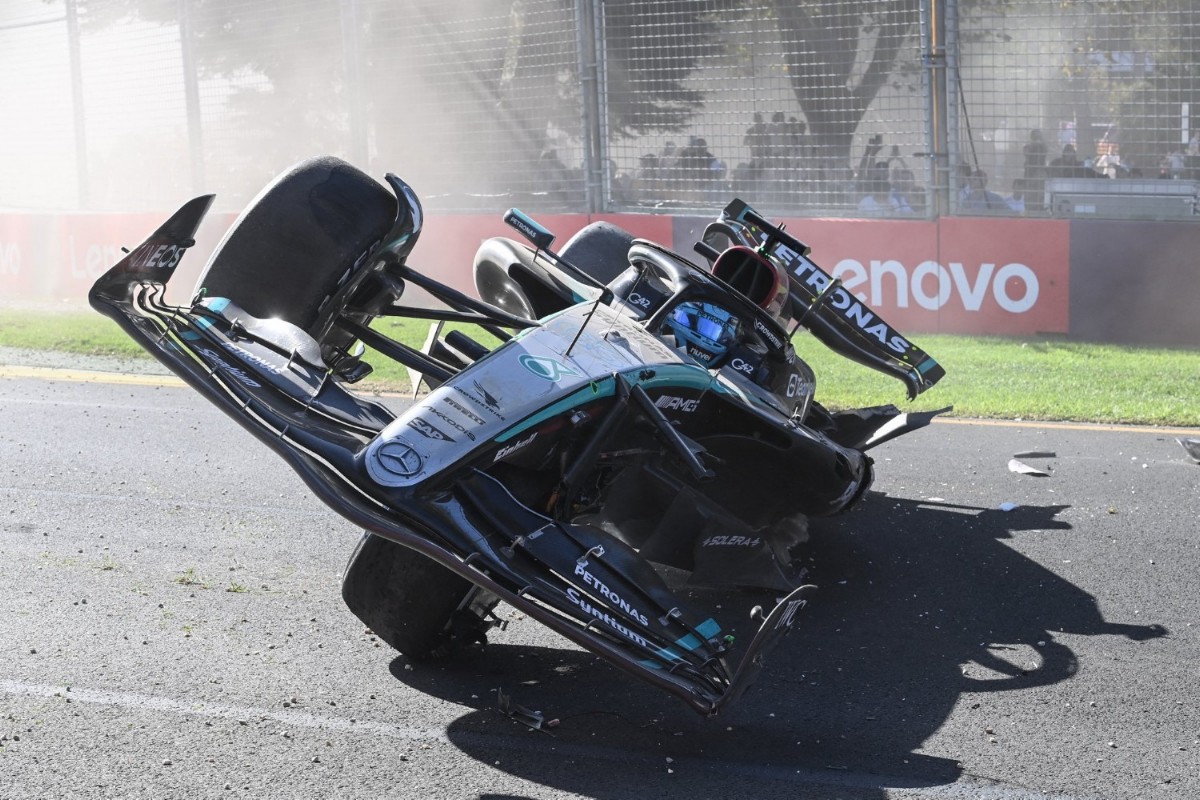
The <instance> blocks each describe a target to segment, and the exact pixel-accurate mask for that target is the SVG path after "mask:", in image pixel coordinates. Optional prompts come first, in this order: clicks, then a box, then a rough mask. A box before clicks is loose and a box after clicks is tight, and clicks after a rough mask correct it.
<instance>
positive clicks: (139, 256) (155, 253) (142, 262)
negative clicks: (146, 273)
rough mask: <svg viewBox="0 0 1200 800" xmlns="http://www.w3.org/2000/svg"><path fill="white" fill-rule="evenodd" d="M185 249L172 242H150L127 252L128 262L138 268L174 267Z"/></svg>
mask: <svg viewBox="0 0 1200 800" xmlns="http://www.w3.org/2000/svg"><path fill="white" fill-rule="evenodd" d="M186 249H187V248H186V247H180V246H179V245H174V244H159V245H156V244H155V243H154V242H150V243H148V244H144V245H142V246H141V247H139V248H138V249H136V250H134V251H133V252H132V253H130V254H129V264H130V266H133V267H137V268H138V269H155V268H157V269H174V268H175V265H176V264H178V263H179V259H181V258H183V251H184V250H186Z"/></svg>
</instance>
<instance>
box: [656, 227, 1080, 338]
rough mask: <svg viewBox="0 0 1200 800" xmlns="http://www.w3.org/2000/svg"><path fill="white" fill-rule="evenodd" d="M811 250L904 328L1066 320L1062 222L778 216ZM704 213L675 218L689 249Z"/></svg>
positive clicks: (1015, 326)
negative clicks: (925, 220)
mask: <svg viewBox="0 0 1200 800" xmlns="http://www.w3.org/2000/svg"><path fill="white" fill-rule="evenodd" d="M781 221H782V222H784V223H785V224H786V225H787V229H788V232H789V233H791V234H792V235H793V236H795V237H796V238H798V239H800V240H801V241H803V242H804V243H806V244H808V245H809V246H811V247H812V253H811V255H810V258H811V259H812V260H813V261H814V262H815V263H817V264H819V265H820V266H821V267H822V268H824V269H825V270H826V271H827V272H829V273H830V274H832V275H833V276H834V277H835V278H839V279H840V280H841V281H842V285H843V286H844V287H845V288H846V290H847V291H849V292H850V293H852V294H853V295H854V296H855V297H857V298H858V299H859V300H860V301H862V302H864V303H866V304H867V305H868V306H870V307H871V308H873V309H875V310H876V311H877V312H878V313H879V314H880V315H881V316H882V317H884V318H885V319H887V320H888V322H890V323H892V324H893V325H895V326H896V327H897V328H899V329H900V330H902V331H905V332H916V333H920V332H935V333H971V334H1003V335H1031V334H1038V333H1066V332H1067V330H1068V324H1069V320H1068V309H1069V305H1070V304H1069V292H1068V288H1069V287H1068V281H1067V275H1068V260H1069V224H1068V223H1067V222H1057V221H1053V220H1035V221H1034V220H1023V219H998V218H987V219H983V218H954V219H951V218H943V219H942V220H941V221H940V222H938V223H935V222H923V221H921V222H918V221H911V220H869V221H868V220H841V219H785V220H781ZM707 222H708V220H706V219H697V218H677V221H676V229H675V248H676V249H677V250H678V251H680V252H682V253H690V252H691V250H692V246H693V244H694V243H695V242H696V241H697V240H698V239H699V237H700V235H701V233H702V231H703V228H704V225H705V224H706V223H707Z"/></svg>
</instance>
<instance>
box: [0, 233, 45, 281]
mask: <svg viewBox="0 0 1200 800" xmlns="http://www.w3.org/2000/svg"><path fill="white" fill-rule="evenodd" d="M32 224H33V220H32V219H31V218H30V217H27V216H18V215H15V214H14V215H3V216H0V298H5V297H29V296H33V295H35V294H37V293H38V292H37V288H38V287H37V286H36V285H35V284H34V280H33V263H34V255H33V248H32V243H33V241H34V237H33V235H32V233H31V232H30V227H31V226H32Z"/></svg>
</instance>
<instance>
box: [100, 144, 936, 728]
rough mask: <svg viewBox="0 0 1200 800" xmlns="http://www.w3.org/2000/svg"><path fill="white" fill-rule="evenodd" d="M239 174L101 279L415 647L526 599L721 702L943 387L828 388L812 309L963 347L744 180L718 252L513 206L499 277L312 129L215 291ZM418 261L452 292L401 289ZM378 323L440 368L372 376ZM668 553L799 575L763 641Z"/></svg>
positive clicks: (350, 593) (350, 584)
mask: <svg viewBox="0 0 1200 800" xmlns="http://www.w3.org/2000/svg"><path fill="white" fill-rule="evenodd" d="M211 201H212V197H211V196H206V197H200V198H197V199H195V200H193V201H191V202H189V203H187V204H185V205H184V206H183V207H182V208H181V209H180V210H179V211H178V212H177V213H176V214H175V215H174V216H172V217H171V218H170V219H169V220H168V221H167V222H166V223H164V224H163V225H162V226H161V227H159V229H158V230H156V231H155V232H154V233H153V234H151V236H150V237H149V238H148V239H147V240H146V241H145V242H144V243H143V244H142V245H140V246H139V247H137V248H135V249H134V250H133V251H132V252H130V253H128V255H126V256H125V258H123V259H122V260H121V261H120V262H119V263H118V264H116V265H115V266H114V267H113V268H112V269H110V270H109V271H108V272H107V273H106V274H105V275H103V276H102V277H101V278H100V279H99V280H98V281H97V282H96V284H95V286H94V287H93V289H92V291H91V294H90V301H91V303H92V305H93V306H94V307H95V308H96V309H97V310H98V311H100V312H101V313H103V314H105V315H107V316H109V317H111V318H112V319H114V320H116V322H118V323H119V324H120V325H121V326H122V327H123V328H124V330H125V331H126V332H127V333H128V334H129V335H130V336H131V337H133V338H134V339H135V340H137V341H138V342H139V343H140V344H141V345H142V346H143V347H145V348H146V349H147V350H148V351H149V352H151V353H152V354H153V355H154V356H155V357H157V358H158V359H159V360H160V361H162V362H163V363H164V364H165V365H166V366H167V367H169V368H170V369H171V370H172V371H173V372H174V373H175V374H177V375H179V376H180V377H181V378H182V379H183V380H184V381H186V382H187V383H188V384H189V385H190V386H191V387H192V388H194V389H195V390H196V391H198V392H200V393H201V394H202V395H204V396H205V397H206V398H207V399H208V400H210V401H211V402H212V403H213V404H215V405H216V406H218V407H219V408H221V409H222V410H223V411H224V412H226V413H227V414H228V415H229V416H230V417H231V418H232V419H233V420H235V421H236V422H238V423H239V424H240V425H242V426H243V427H244V428H246V429H247V430H248V431H250V432H251V433H252V434H253V435H255V436H256V437H257V438H258V439H259V440H260V441H261V442H263V443H264V444H265V445H267V446H268V447H270V448H271V449H272V450H273V451H275V452H276V453H277V454H279V455H280V456H281V457H282V458H284V459H285V460H286V461H287V462H288V464H290V465H291V467H292V468H293V469H295V470H296V472H297V473H299V475H300V476H301V477H302V478H303V480H304V481H305V483H306V484H307V486H308V487H309V488H310V489H311V490H312V491H313V492H314V493H315V494H316V495H317V496H318V497H319V498H320V499H321V500H323V501H324V502H325V503H326V504H328V505H329V506H330V507H331V508H332V509H334V510H335V511H336V512H337V513H339V514H341V515H342V516H343V517H345V518H346V519H348V520H350V521H351V522H352V523H353V524H354V525H356V526H358V527H359V528H362V529H364V530H365V531H366V534H365V535H364V536H363V537H362V538H361V540H360V541H359V544H358V546H357V548H356V549H355V550H354V553H353V554H352V556H351V558H350V562H349V564H348V566H347V569H346V574H345V577H344V579H343V586H342V593H343V597H344V599H345V600H346V602H347V604H348V605H349V607H350V608H351V610H352V611H353V612H354V613H355V614H356V615H357V616H359V617H360V618H361V619H362V620H363V621H364V622H366V623H367V624H368V625H369V626H370V627H371V628H372V629H373V630H374V631H375V632H376V633H377V634H378V635H380V637H381V638H383V639H384V640H385V641H387V642H388V643H389V644H392V645H393V646H394V647H396V648H397V649H399V650H400V651H401V652H403V653H405V654H406V655H408V656H409V657H411V658H413V659H429V658H442V657H448V656H452V655H453V654H454V653H455V652H456V651H459V650H462V649H463V648H468V647H475V646H478V645H479V644H480V643H481V642H483V641H484V640H485V639H486V634H487V632H488V631H489V630H490V629H491V628H493V627H494V626H495V623H496V618H495V615H494V613H493V609H494V608H495V606H496V605H497V604H498V603H499V602H501V601H503V602H504V603H507V604H509V605H511V606H512V607H514V608H516V609H518V610H519V611H521V612H522V613H524V614H526V615H528V616H529V617H531V618H533V619H536V620H537V621H539V622H541V623H542V624H544V625H546V626H547V627H549V628H551V629H552V630H554V631H556V632H558V633H560V634H561V635H563V636H565V637H567V638H568V639H570V640H572V641H573V642H575V643H577V644H579V645H580V646H582V647H584V648H587V649H588V650H590V651H592V652H593V653H596V654H598V655H600V656H602V657H604V658H605V659H607V660H608V661H610V662H611V663H613V664H614V665H616V666H618V667H619V668H621V669H623V670H625V671H626V672H628V673H630V674H633V675H635V676H637V677H639V678H641V679H643V680H645V681H647V682H649V683H651V684H653V685H655V686H658V687H660V688H662V689H664V690H666V691H668V692H670V693H672V694H674V695H676V696H678V697H680V698H681V699H683V700H684V701H685V702H686V703H687V704H688V705H689V706H691V707H692V708H693V709H695V710H696V711H698V712H701V713H703V714H714V713H717V712H718V711H719V710H720V709H722V708H723V707H725V706H727V705H729V704H730V703H731V702H733V701H734V700H736V699H737V698H738V697H739V696H740V695H741V694H742V692H743V691H745V689H746V687H747V686H749V684H750V683H751V682H752V681H753V679H754V678H755V677H756V675H757V674H758V672H759V670H760V669H761V667H762V663H763V658H764V656H765V655H766V653H767V652H768V651H769V650H770V648H771V647H772V646H774V645H775V644H776V643H777V641H778V640H779V639H780V637H781V636H782V635H783V634H785V633H786V632H787V631H788V630H790V629H791V628H792V626H793V625H794V624H795V623H796V621H797V619H798V612H799V611H800V609H802V608H803V607H804V605H805V604H806V603H808V602H809V600H810V597H811V594H812V592H813V587H811V586H809V585H807V584H806V582H805V580H804V578H805V575H804V570H803V569H802V568H801V567H800V566H799V562H800V560H799V558H798V557H797V547H798V545H799V544H801V543H802V542H803V541H804V538H805V536H806V531H807V526H806V521H807V519H808V518H809V517H810V516H828V515H833V514H838V513H841V512H843V511H845V510H847V509H849V508H850V507H852V506H853V505H854V504H855V503H856V502H857V501H858V500H859V499H860V498H861V497H862V495H863V493H864V492H865V491H866V490H867V488H868V487H869V486H870V484H871V480H872V461H871V458H870V457H869V456H868V455H867V452H868V451H869V450H870V449H871V448H873V447H875V446H877V445H879V444H881V443H882V442H885V441H887V440H888V439H890V438H893V437H895V436H898V435H901V434H902V433H905V432H907V431H910V430H912V429H914V428H918V427H921V426H923V425H925V424H927V423H928V422H929V420H930V419H932V417H933V416H934V415H936V414H937V413H940V412H925V413H920V414H905V413H902V412H900V411H899V410H898V409H896V408H895V407H893V406H880V407H873V408H866V409H858V410H851V411H844V412H838V413H832V412H830V411H827V410H826V409H824V408H823V407H822V406H821V405H820V404H819V403H817V402H816V401H815V400H814V391H815V377H814V375H813V373H812V370H811V369H810V368H809V367H808V365H807V364H806V363H805V362H804V361H803V360H802V359H801V358H800V357H799V356H798V355H797V354H796V352H795V349H794V347H793V344H792V340H793V337H794V336H795V335H796V334H797V333H799V332H800V331H810V332H811V333H812V334H813V335H814V336H815V337H816V338H817V339H818V340H819V341H821V342H822V343H823V344H824V345H826V346H828V347H830V348H832V349H833V350H835V351H836V352H838V353H840V354H842V355H844V356H846V357H848V358H850V359H852V360H854V361H857V362H859V363H863V364H866V365H868V366H870V367H872V368H874V369H877V370H880V371H882V372H885V373H887V374H890V375H893V376H894V377H896V378H898V379H899V380H901V382H902V383H903V384H904V385H905V387H906V389H907V393H908V395H909V397H910V398H911V397H915V396H916V395H917V394H919V393H921V392H923V391H925V390H926V389H928V388H930V387H931V386H933V385H934V384H935V383H936V382H937V381H938V380H939V379H940V378H941V377H942V375H943V370H942V368H941V367H940V366H939V365H938V364H937V362H936V361H934V359H932V358H931V357H929V356H928V355H927V354H926V353H924V352H923V351H922V350H920V348H918V347H917V346H916V345H914V344H913V343H912V342H911V341H909V340H908V339H907V338H906V337H905V336H903V335H902V334H901V333H900V332H898V331H896V330H895V329H893V328H892V327H891V326H889V325H888V324H887V323H886V322H885V321H883V320H882V319H881V318H879V316H878V315H877V314H876V313H874V312H873V311H871V310H870V309H868V308H867V307H866V306H865V305H864V304H863V303H862V302H861V301H860V300H858V299H857V298H855V297H854V296H853V295H852V294H850V293H849V292H847V291H846V290H844V289H843V288H842V287H841V286H840V284H839V283H838V281H837V280H835V279H833V278H832V277H830V276H829V275H828V274H827V273H826V272H824V271H823V270H822V269H821V268H820V267H818V266H817V265H816V264H815V263H813V262H812V261H811V260H809V258H808V248H807V247H806V246H805V245H804V244H803V243H801V242H800V241H798V240H796V239H795V238H794V237H792V236H791V235H789V234H788V233H786V232H785V231H783V230H782V229H781V228H779V227H776V226H775V225H773V224H771V223H770V222H769V221H767V220H766V219H764V218H763V217H761V216H760V215H758V214H757V213H756V212H755V211H754V210H753V209H752V208H750V207H749V206H747V205H746V204H745V203H742V202H740V201H734V202H733V203H731V204H730V205H729V206H728V207H727V208H726V209H725V210H724V211H723V212H722V213H721V214H720V215H719V216H718V218H717V219H716V220H715V221H714V222H713V223H712V224H710V225H709V226H708V228H707V229H706V231H705V234H704V237H703V240H702V241H701V242H698V243H697V247H696V254H694V255H692V256H685V255H683V254H680V253H676V252H673V251H671V250H670V249H669V248H666V247H664V246H662V245H660V244H657V243H654V242H649V241H643V240H640V239H635V238H634V237H632V236H630V235H629V234H628V233H626V232H624V231H622V230H620V229H619V228H616V227H615V226H611V225H607V224H605V223H596V224H594V225H592V226H589V227H588V228H585V229H584V230H583V231H581V232H580V233H579V234H577V235H576V236H575V237H573V238H572V239H571V240H570V241H569V242H568V243H567V244H566V246H565V247H563V248H562V250H561V251H560V252H558V253H556V252H555V251H554V250H553V249H552V244H553V236H552V234H550V232H549V231H547V230H545V229H544V228H542V227H541V226H540V225H538V224H537V223H536V222H535V221H534V220H532V219H530V218H529V217H527V216H525V215H523V214H521V213H520V212H519V211H515V210H514V211H511V212H510V213H509V215H508V216H507V221H508V222H509V224H510V225H511V226H512V227H513V228H514V230H516V231H517V233H518V234H519V235H520V238H519V239H507V238H503V237H497V238H495V239H489V240H487V241H485V242H484V243H483V244H482V245H481V247H480V249H479V255H478V256H477V258H476V262H475V265H474V270H475V280H476V287H477V290H478V295H479V297H478V298H477V297H475V296H471V295H468V294H465V293H463V292H460V291H457V290H455V289H453V288H451V287H449V286H447V285H445V284H443V283H441V282H439V281H437V280H434V279H433V278H431V277H430V276H429V275H427V274H425V273H424V272H422V271H421V270H419V269H418V268H417V267H416V266H415V265H413V264H411V263H410V256H411V254H412V251H413V248H414V246H415V245H416V243H417V240H418V237H419V236H420V233H421V228H422V222H423V212H422V209H421V205H420V202H419V200H418V199H417V197H416V195H415V193H413V191H412V189H411V188H410V187H408V186H407V185H406V184H405V183H404V182H403V181H402V180H400V179H399V178H397V177H396V176H394V175H388V176H387V179H386V186H384V185H383V184H380V183H379V182H376V181H375V180H373V179H372V178H370V177H368V176H366V175H365V174H363V173H361V172H360V171H358V170H357V169H355V168H354V167H352V166H350V165H349V164H346V163H345V162H342V161H339V160H338V159H334V158H319V159H312V160H309V161H305V162H302V163H301V164H298V165H296V166H295V167H294V168H292V169H291V170H289V171H287V172H286V173H284V174H283V175H281V176H279V177H278V178H277V179H276V180H275V181H274V182H273V183H272V184H271V185H270V186H268V187H267V188H266V189H265V190H264V191H263V192H262V193H261V194H260V195H259V196H258V198H256V199H255V201H254V202H253V203H252V204H251V205H250V206H249V207H248V208H247V209H246V210H245V211H244V212H243V213H242V214H241V216H239V218H238V220H237V221H236V222H235V223H234V225H233V227H232V228H231V229H230V231H229V233H227V234H226V236H225V239H224V240H223V241H222V242H221V244H220V245H219V246H218V247H217V248H216V250H215V251H214V252H213V254H212V255H211V257H210V258H209V261H208V264H207V266H206V267H205V270H204V272H203V273H202V275H201V276H200V279H199V282H198V284H197V287H196V292H195V295H194V297H193V299H192V301H191V302H190V303H189V304H187V305H183V306H176V305H171V304H169V303H167V302H166V301H165V290H166V286H167V284H168V282H169V280H170V279H171V276H172V274H173V273H174V271H175V269H176V267H177V265H178V263H179V260H180V258H181V257H182V256H183V254H184V253H185V252H186V251H187V249H189V248H190V247H192V246H193V245H194V237H195V233H196V231H197V229H198V228H199V226H200V224H201V221H202V219H203V217H204V215H205V212H206V211H207V210H208V208H209V206H210V204H211ZM693 258H694V259H695V260H693ZM410 286H413V287H419V288H420V289H421V290H422V294H424V295H427V296H429V297H432V298H433V299H434V300H435V301H436V302H435V303H433V304H429V303H426V304H423V305H420V306H406V305H403V304H402V303H401V299H402V297H403V295H404V294H405V291H406V289H407V288H408V287H410ZM479 298H482V299H479ZM388 317H401V318H411V319H420V320H428V321H430V322H431V323H432V328H431V333H430V336H429V338H428V340H427V341H426V344H425V346H424V347H423V348H420V349H418V348H413V347H409V346H407V345H405V344H404V343H402V342H400V341H397V340H394V339H391V338H389V337H387V336H385V335H383V334H382V333H380V332H379V331H378V330H377V329H376V328H374V327H372V323H373V322H374V321H375V320H378V319H381V318H388ZM468 331H471V332H474V333H471V332H468ZM479 332H482V333H479ZM364 344H365V345H368V346H370V347H371V348H373V350H374V351H376V352H377V353H378V354H380V356H381V357H386V358H391V359H394V360H395V361H398V362H399V363H401V364H403V365H405V366H406V367H408V368H409V370H410V371H411V372H412V374H413V375H414V377H415V378H416V381H417V383H418V386H419V387H421V388H423V389H424V391H421V392H418V393H415V398H414V399H413V400H412V402H408V403H392V404H389V403H387V402H384V401H382V400H381V399H378V398H375V397H371V396H369V395H367V394H365V393H360V392H356V391H355V390H354V384H355V383H357V382H358V381H359V380H360V379H361V378H363V377H364V376H365V375H367V374H369V372H370V371H371V366H370V364H369V363H368V362H367V361H365V360H364V351H363V345H364ZM168 446H169V445H168ZM665 571H675V572H682V573H683V574H685V575H687V576H688V577H687V581H689V582H690V583H691V584H692V585H705V586H713V585H715V586H719V587H729V588H732V587H758V588H764V589H768V590H771V591H772V592H774V593H775V594H776V596H777V597H781V598H782V599H780V600H779V601H778V602H777V603H776V604H775V605H774V606H773V608H770V609H767V610H760V611H759V612H758V614H757V619H756V622H757V629H756V630H755V631H754V632H752V634H751V635H749V636H744V637H740V639H741V641H738V642H735V641H733V638H732V637H731V636H730V635H729V633H728V630H729V626H728V625H727V624H726V623H723V622H722V621H721V620H718V619H717V615H716V614H714V613H713V611H711V610H708V609H705V608H700V607H695V606H693V605H692V602H691V601H690V600H688V599H686V598H685V597H684V596H683V593H682V592H680V591H679V590H678V588H676V587H674V586H672V585H670V583H669V582H668V580H667V579H665V578H664V574H665Z"/></svg>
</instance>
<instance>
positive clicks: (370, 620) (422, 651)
mask: <svg viewBox="0 0 1200 800" xmlns="http://www.w3.org/2000/svg"><path fill="white" fill-rule="evenodd" d="M474 591H475V586H474V584H472V583H471V582H470V581H468V580H466V579H464V578H462V577H461V576H459V575H457V574H455V573H453V572H451V571H450V570H448V569H446V568H445V567H443V566H442V565H441V564H438V563H437V562H436V561H434V560H433V559H431V558H429V557H428V556H425V555H422V554H421V553H418V552H417V551H416V550H412V549H410V548H408V547H405V546H404V545H401V544H397V543H396V542H393V541H391V540H390V539H385V538H383V537H382V536H376V535H374V534H372V533H364V534H363V537H362V539H360V540H359V543H358V546H357V547H356V548H355V550H354V553H353V555H351V556H350V562H349V563H348V564H347V565H346V574H345V575H344V576H343V577H342V599H343V600H344V601H345V602H346V605H347V606H349V608H350V610H351V611H352V612H354V616H356V617H358V618H359V619H360V620H362V622H363V623H364V624H365V625H366V626H367V627H368V628H370V629H371V630H372V631H373V632H374V633H375V635H376V636H378V637H379V638H380V639H382V640H383V641H385V642H387V643H388V644H389V645H391V646H392V647H393V648H395V649H396V650H399V651H400V652H401V653H403V654H404V655H405V656H407V657H408V658H410V659H412V660H413V661H432V660H439V659H443V658H447V657H449V656H452V655H455V654H457V653H458V652H459V651H461V650H462V649H464V648H465V647H468V646H470V645H471V644H477V643H482V642H484V641H486V638H485V637H484V636H483V629H484V626H483V625H482V624H481V623H480V624H472V619H469V618H468V617H469V615H470V612H467V611H464V612H462V620H461V624H458V625H456V624H454V623H455V622H456V616H457V615H458V614H459V608H460V606H465V605H466V603H465V601H466V600H467V598H468V596H469V595H471V593H472V592H474Z"/></svg>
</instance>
